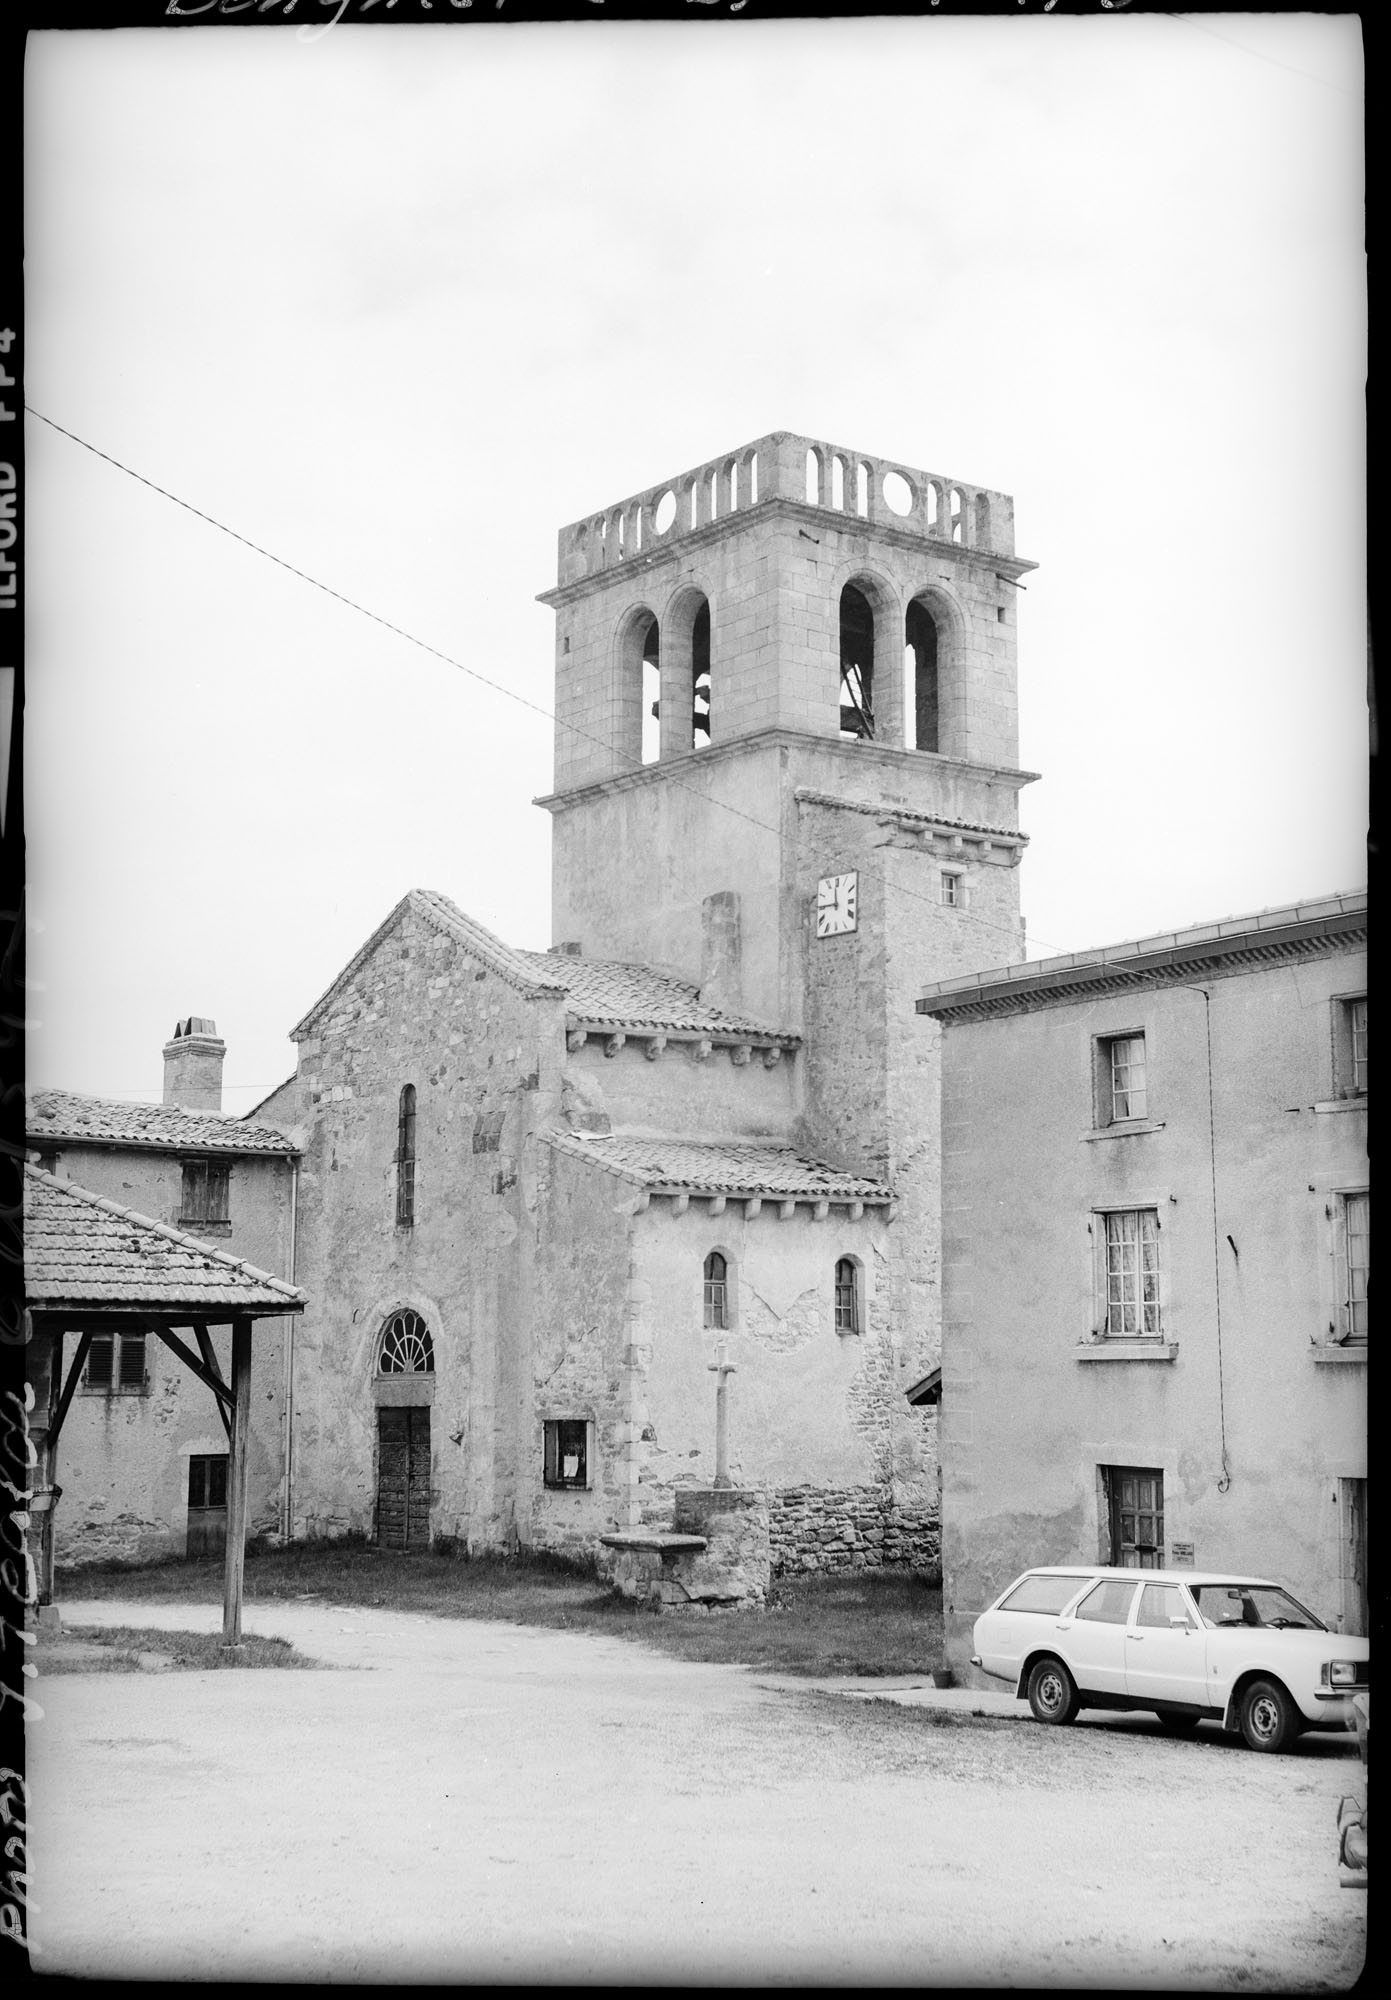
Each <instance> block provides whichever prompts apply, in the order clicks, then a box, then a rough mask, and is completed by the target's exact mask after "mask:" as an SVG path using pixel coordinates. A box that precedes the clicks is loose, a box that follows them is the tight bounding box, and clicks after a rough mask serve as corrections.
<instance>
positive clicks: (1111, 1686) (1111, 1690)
mask: <svg viewBox="0 0 1391 2000" xmlns="http://www.w3.org/2000/svg"><path fill="white" fill-rule="evenodd" d="M1139 1588H1140V1580H1139V1578H1138V1577H1136V1579H1135V1580H1134V1582H1131V1581H1130V1579H1129V1578H1128V1577H1105V1578H1103V1580H1102V1581H1101V1582H1100V1583H1097V1584H1093V1586H1092V1588H1091V1589H1090V1590H1089V1591H1088V1592H1087V1594H1086V1596H1085V1597H1083V1598H1081V1599H1080V1600H1079V1601H1078V1603H1077V1604H1076V1605H1074V1606H1073V1609H1072V1610H1071V1611H1070V1612H1069V1613H1068V1614H1067V1615H1066V1616H1065V1617H1062V1618H1059V1619H1058V1621H1057V1623H1056V1625H1055V1627H1054V1630H1055V1632H1056V1634H1057V1640H1058V1653H1059V1656H1060V1657H1061V1658H1062V1659H1063V1660H1064V1661H1065V1662H1066V1664H1067V1666H1068V1668H1069V1670H1070V1672H1071V1674H1072V1678H1073V1679H1074V1680H1075V1681H1076V1683H1077V1685H1078V1687H1079V1688H1082V1689H1087V1688H1090V1689H1091V1690H1092V1692H1093V1693H1095V1694H1124V1693H1125V1628H1126V1622H1127V1620H1128V1619H1129V1616H1130V1608H1131V1606H1132V1604H1133V1603H1134V1602H1135V1593H1136V1592H1137V1591H1138V1590H1139Z"/></svg>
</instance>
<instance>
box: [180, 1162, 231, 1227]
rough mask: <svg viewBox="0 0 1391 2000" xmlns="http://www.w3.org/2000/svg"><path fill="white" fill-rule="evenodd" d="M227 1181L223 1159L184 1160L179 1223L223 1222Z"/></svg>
mask: <svg viewBox="0 0 1391 2000" xmlns="http://www.w3.org/2000/svg"><path fill="white" fill-rule="evenodd" d="M230 1181H231V1168H230V1167H229V1166H228V1165H227V1163H226V1161H225V1160H185V1161H184V1186H183V1198H182V1200H181V1202H180V1205H179V1220H180V1222H226V1221H227V1219H228V1215H229V1213H230V1210H229V1207H228V1188H229V1184H230Z"/></svg>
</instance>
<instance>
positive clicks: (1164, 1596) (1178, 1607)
mask: <svg viewBox="0 0 1391 2000" xmlns="http://www.w3.org/2000/svg"><path fill="white" fill-rule="evenodd" d="M1171 1618H1181V1619H1182V1620H1183V1622H1184V1624H1185V1625H1191V1624H1192V1622H1193V1621H1192V1619H1191V1618H1190V1617H1189V1614H1188V1606H1187V1605H1186V1604H1185V1603H1184V1601H1183V1592H1182V1590H1181V1589H1180V1588H1179V1586H1178V1585H1177V1584H1176V1583H1147V1584H1146V1585H1145V1588H1144V1591H1143V1592H1142V1594H1141V1597H1140V1615H1139V1617H1138V1618H1137V1619H1136V1620H1135V1623H1136V1624H1137V1625H1158V1626H1160V1627H1162V1629H1163V1630H1164V1631H1166V1632H1167V1631H1168V1629H1169V1620H1170V1619H1171Z"/></svg>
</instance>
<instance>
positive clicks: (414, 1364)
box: [377, 1306, 435, 1375]
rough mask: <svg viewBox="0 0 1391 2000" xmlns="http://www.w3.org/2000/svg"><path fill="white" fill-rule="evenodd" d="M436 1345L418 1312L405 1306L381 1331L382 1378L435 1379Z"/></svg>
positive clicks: (378, 1369)
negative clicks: (421, 1377)
mask: <svg viewBox="0 0 1391 2000" xmlns="http://www.w3.org/2000/svg"><path fill="white" fill-rule="evenodd" d="M434 1372H435V1343H434V1341H433V1340H431V1338H430V1329H429V1327H428V1326H426V1324H425V1322H424V1320H423V1319H422V1318H421V1317H420V1314H419V1313H418V1312H412V1311H411V1310H410V1308H409V1307H408V1306H403V1307H402V1308H401V1310H400V1311H399V1312H394V1313H393V1314H392V1315H391V1317H390V1319H389V1320H388V1321H387V1323H386V1325H385V1326H384V1327H383V1328H382V1344H381V1353H380V1357H379V1359H378V1361H377V1373H378V1374H379V1375H433V1374H434Z"/></svg>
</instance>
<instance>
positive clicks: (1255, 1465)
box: [918, 895, 1370, 1668]
mask: <svg viewBox="0 0 1391 2000" xmlns="http://www.w3.org/2000/svg"><path fill="white" fill-rule="evenodd" d="M1366 922H1367V905H1366V897H1365V896H1363V895H1347V896H1333V897H1329V898H1327V899H1326V900H1325V901H1322V902H1315V903H1309V904H1300V905H1297V906H1295V907H1292V908H1289V909H1280V910H1266V911H1262V912H1261V913H1260V914H1259V915H1257V916H1253V917H1248V918H1241V919H1233V920H1230V921H1226V922H1222V923H1212V924H1204V925H1198V926H1196V927H1194V928H1193V929H1190V930H1184V931H1179V932H1176V933H1173V934H1170V935H1166V936H1162V937H1153V938H1146V939H1143V940H1141V941H1140V942H1138V943H1132V944H1120V945H1112V946H1108V947H1106V948H1104V949H1102V950H1098V951H1094V952H1079V953H1075V954H1072V955H1070V956H1068V957H1065V958H1055V959H1042V960H1032V961H1029V962H1028V963H1026V964H1016V965H1012V966H1007V967H1004V968H1003V969H1001V970H998V971H993V972H984V973H980V974H977V975H971V976H967V977H965V978H960V977H958V978H954V979H949V980H945V981H942V982H938V983H937V984H936V985H934V986H933V987H931V988H930V989H929V990H928V992H927V993H926V994H925V995H924V997H923V998H921V999H920V1000H919V1003H918V1005H919V1009H920V1011H921V1013H922V1014H923V1015H925V1016H927V1019H926V1020H925V1021H924V1023H923V1025H924V1026H928V1025H929V1024H933V1025H939V1026H940V1027H941V1029H942V1030H944V1032H943V1034H942V1046H943V1058H942V1060H943V1084H942V1171H943V1177H944V1182H945V1185H946V1188H947V1195H946V1201H945V1207H944V1211H943V1332H942V1403H941V1411H942V1414H941V1422H942V1426H943V1439H942V1450H943V1454H944V1457H945V1460H946V1464H947V1467H948V1473H947V1478H946V1482H945V1493H944V1508H943V1567H944V1572H945V1576H944V1589H945V1605H946V1619H947V1638H948V1649H949V1656H950V1658H951V1660H952V1663H953V1664H954V1665H955V1666H957V1667H958V1668H966V1667H967V1662H968V1661H969V1656H970V1650H971V1626H972V1622H973V1620H974V1618H975V1617H976V1615H977V1613H978V1612H979V1611H981V1610H982V1609H983V1608H984V1607H985V1605H987V1604H988V1603H989V1602H990V1601H991V1599H992V1598H993V1597H994V1596H995V1595H996V1594H997V1593H998V1592H999V1591H1000V1590H1002V1589H1003V1588H1004V1586H1005V1585H1006V1584H1007V1583H1008V1582H1009V1581H1010V1580H1011V1578H1012V1577H1014V1576H1015V1575H1017V1574H1018V1573H1019V1571H1021V1570H1023V1569H1027V1568H1029V1567H1031V1566H1033V1565H1035V1564H1038V1563H1050V1562H1085V1561H1094V1560H1102V1561H1107V1562H1118V1563H1123V1564H1127V1565H1129V1564H1135V1565H1140V1566H1152V1565H1159V1564H1163V1563H1165V1562H1167V1563H1170V1564H1180V1565H1182V1564H1196V1566H1197V1567H1198V1568H1200V1569H1214V1568H1217V1569H1222V1568H1227V1567H1230V1568H1232V1569H1234V1570H1237V1571H1239V1572H1244V1573H1246V1574H1248V1575H1268V1576H1273V1577H1276V1578H1278V1579H1279V1580H1280V1581H1281V1582H1283V1583H1286V1584H1287V1585H1289V1587H1290V1588H1291V1589H1292V1590H1293V1591H1294V1592H1295V1594H1296V1596H1298V1597H1301V1598H1302V1599H1304V1600H1305V1601H1306V1602H1307V1603H1308V1604H1309V1605H1310V1606H1311V1607H1312V1608H1313V1609H1314V1610H1316V1611H1317V1612H1318V1613H1319V1615H1320V1616H1321V1617H1323V1618H1324V1619H1325V1620H1326V1621H1327V1622H1328V1623H1330V1624H1333V1625H1337V1626H1340V1627H1341V1628H1342V1629H1343V1630H1345V1631H1351V1632H1362V1633H1365V1632H1366V1630H1367V1352H1368V1296H1367V1282H1368V1262H1369V1250H1370V1210H1369V1197H1368V1172H1367V1168H1368V1161H1367V960H1366Z"/></svg>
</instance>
